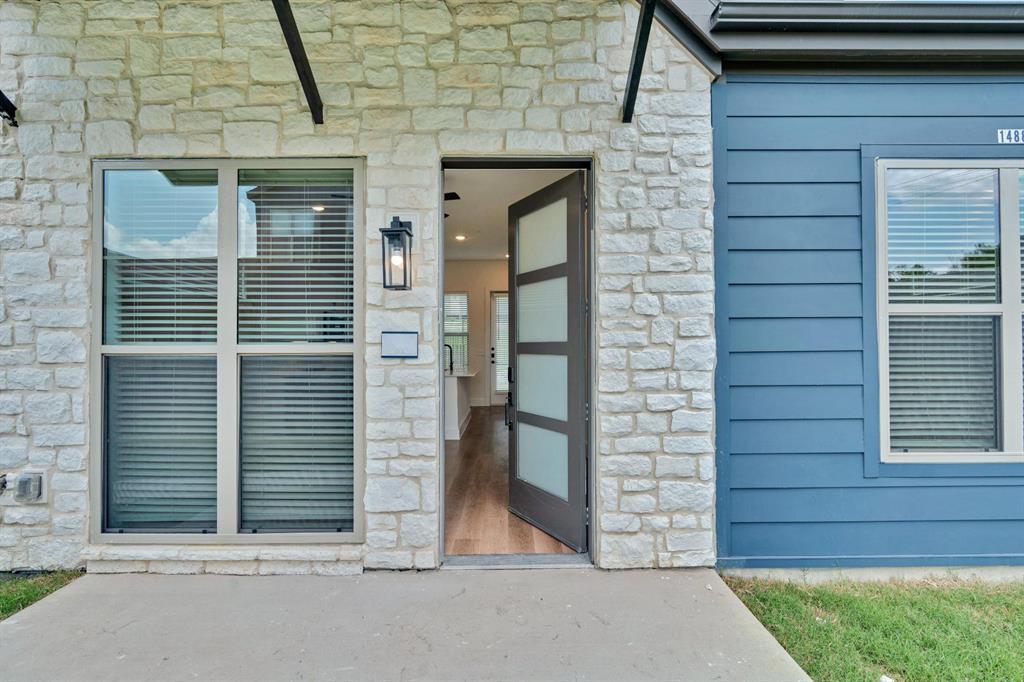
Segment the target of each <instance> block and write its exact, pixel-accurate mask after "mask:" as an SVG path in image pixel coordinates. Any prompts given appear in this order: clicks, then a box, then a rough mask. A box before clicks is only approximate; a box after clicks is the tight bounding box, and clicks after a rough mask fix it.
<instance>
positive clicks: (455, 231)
mask: <svg viewBox="0 0 1024 682" xmlns="http://www.w3.org/2000/svg"><path fill="white" fill-rule="evenodd" d="M588 171H589V164H585V163H579V162H567V163H566V164H565V165H563V166H561V167H559V166H558V165H555V164H554V163H553V162H551V161H548V160H545V161H542V162H537V163H536V165H535V166H534V167H531V165H530V164H529V163H526V162H522V161H518V162H515V163H514V164H513V163H502V162H501V161H490V162H484V161H482V160H481V161H475V162H466V161H462V162H450V163H448V162H446V164H445V168H444V193H445V194H444V198H445V202H444V211H445V220H444V270H443V272H444V278H443V281H444V309H443V312H442V315H443V317H442V328H443V333H444V337H445V338H444V346H443V348H444V353H445V355H444V358H443V366H444V374H445V376H444V423H445V428H444V433H445V447H444V498H443V508H444V554H445V555H446V557H457V556H481V555H484V556H486V555H534V556H535V555H560V556H564V555H585V554H586V552H587V550H588V545H589V543H588V526H587V518H588V514H587V505H588V499H589V494H588V491H589V487H588V480H589V475H588V473H589V472H588V462H589V458H588V441H589V438H588V433H589V404H588V400H589V395H590V393H589V386H590V375H589V368H590V363H589V318H588V305H587V299H588V297H589V287H588V281H589V261H588V253H589V250H588V246H589V245H588V242H587V237H588V234H589V223H588V220H589V218H588V215H587V205H586V194H587V186H588V182H589V177H588Z"/></svg>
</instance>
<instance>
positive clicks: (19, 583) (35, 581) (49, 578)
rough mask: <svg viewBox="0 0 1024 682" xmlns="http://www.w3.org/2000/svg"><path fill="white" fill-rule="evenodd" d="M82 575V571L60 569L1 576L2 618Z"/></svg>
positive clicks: (0, 618)
mask: <svg viewBox="0 0 1024 682" xmlns="http://www.w3.org/2000/svg"><path fill="white" fill-rule="evenodd" d="M80 575H82V573H81V572H80V571H58V572H56V573H42V574H39V575H31V576H25V577H20V576H12V577H4V578H0V620H3V619H4V618H7V617H8V616H10V615H11V614H13V613H17V612H18V611H21V610H22V609H23V608H25V607H26V606H29V605H30V604H32V603H34V602H37V601H39V600H40V599H42V598H43V597H45V596H46V595H48V594H50V593H51V592H55V591H56V590H59V589H60V588H62V587H64V586H65V585H67V584H68V583H69V582H71V581H72V580H74V579H75V578H77V577H78V576H80Z"/></svg>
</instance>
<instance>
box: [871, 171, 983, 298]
mask: <svg viewBox="0 0 1024 682" xmlns="http://www.w3.org/2000/svg"><path fill="white" fill-rule="evenodd" d="M886 190H887V193H886V201H887V206H886V209H887V217H888V235H889V236H888V249H889V251H888V253H889V256H888V258H889V302H890V303H993V302H997V301H999V206H998V203H999V202H998V172H997V171H995V170H992V169H912V168H899V169H889V170H888V171H886Z"/></svg>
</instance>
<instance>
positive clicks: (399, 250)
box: [380, 216, 412, 289]
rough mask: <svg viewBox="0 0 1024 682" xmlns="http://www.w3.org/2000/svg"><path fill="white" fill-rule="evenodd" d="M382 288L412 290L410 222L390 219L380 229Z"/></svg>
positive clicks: (396, 218) (395, 218) (394, 218)
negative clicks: (388, 222) (389, 222)
mask: <svg viewBox="0 0 1024 682" xmlns="http://www.w3.org/2000/svg"><path fill="white" fill-rule="evenodd" d="M380 235H381V249H382V253H381V255H382V256H383V260H384V264H383V267H384V288H385V289H412V221H411V220H399V219H398V216H395V217H393V218H392V219H391V224H390V225H389V226H387V227H382V228H380Z"/></svg>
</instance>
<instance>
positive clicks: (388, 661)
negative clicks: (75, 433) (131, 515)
mask: <svg viewBox="0 0 1024 682" xmlns="http://www.w3.org/2000/svg"><path fill="white" fill-rule="evenodd" d="M0 660H2V661H3V673H2V675H0V677H2V679H3V680H5V682H6V681H10V682H15V681H18V680H247V681H253V680H261V681H262V680H299V679H301V680H341V679H344V680H506V679H508V680H512V679H515V680H616V681H619V680H806V679H808V678H807V677H806V675H804V673H803V672H802V671H801V670H800V668H799V667H798V666H797V665H796V664H795V663H794V662H793V660H792V659H791V658H790V657H789V656H788V654H786V652H785V651H784V650H783V649H782V647H780V646H779V644H778V643H777V642H776V641H775V640H774V639H772V637H771V635H770V634H768V632H767V631H766V630H765V629H764V628H763V627H762V626H761V625H760V623H758V622H757V620H755V619H754V617H753V616H752V615H751V614H750V613H749V612H748V611H747V610H746V609H745V608H744V607H743V605H742V604H741V603H740V601H739V600H738V599H737V598H736V597H735V596H734V595H733V594H732V593H731V592H730V591H729V589H728V588H727V587H726V586H725V584H724V583H723V582H722V581H721V580H720V579H719V577H718V576H717V575H716V574H715V573H714V572H712V571H710V570H688V571H618V572H606V571H598V570H595V569H560V570H502V571H480V570H476V571H470V570H448V571H435V572H428V573H380V572H374V573H367V574H365V575H363V576H359V577H347V578H322V577H310V576H275V577H228V576H157V575H120V576H115V575H90V576H86V577H84V578H80V579H79V580H77V581H75V582H74V583H72V584H71V585H69V586H68V587H66V588H64V589H62V590H60V591H58V592H57V593H55V594H53V595H52V596H50V597H47V598H46V599H44V600H42V601H41V602H39V603H37V604H35V605H33V606H31V607H29V608H28V609H26V610H24V611H22V612H21V613H18V614H16V615H14V616H12V617H11V618H9V619H8V620H6V621H3V622H0Z"/></svg>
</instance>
